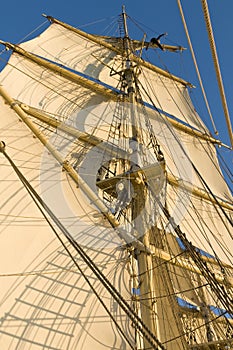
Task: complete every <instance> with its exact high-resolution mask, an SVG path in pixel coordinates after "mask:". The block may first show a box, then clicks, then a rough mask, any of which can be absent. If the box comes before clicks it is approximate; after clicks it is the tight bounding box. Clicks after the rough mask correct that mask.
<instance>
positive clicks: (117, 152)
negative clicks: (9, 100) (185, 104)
mask: <svg viewBox="0 0 233 350" xmlns="http://www.w3.org/2000/svg"><path fill="white" fill-rule="evenodd" d="M14 103H17V101H15V100H14ZM19 105H20V107H21V109H22V110H23V111H24V112H25V113H27V114H28V115H31V116H33V117H34V118H36V119H38V120H40V121H42V122H44V123H46V124H48V125H49V126H52V127H54V128H59V129H60V130H61V131H64V132H66V133H68V134H69V135H72V136H74V137H76V138H77V139H79V140H80V141H83V142H86V143H88V144H89V145H93V146H98V148H100V149H103V150H104V151H108V145H107V144H106V143H103V140H102V139H100V138H98V137H96V136H94V135H90V134H88V133H86V132H85V133H84V132H81V131H79V130H78V129H77V128H73V127H72V126H70V125H66V124H65V123H61V122H60V121H59V120H57V119H56V118H53V117H51V116H50V115H48V114H46V113H45V112H44V111H40V110H38V109H36V108H33V107H31V106H28V105H25V104H22V103H20V102H19ZM187 128H188V127H187ZM189 129H191V128H189ZM190 133H191V131H190ZM203 137H204V135H203ZM207 137H208V135H207ZM207 140H208V139H207ZM109 152H110V153H111V154H112V155H113V156H118V157H119V156H122V157H126V156H127V152H126V151H124V150H121V149H120V148H117V149H114V147H113V146H112V145H111V147H110V149H109ZM153 167H154V166H150V168H151V169H152V168H153ZM147 168H148V167H147ZM152 170H153V169H152ZM138 172H145V173H146V172H148V170H147V169H140V170H139V171H138ZM121 176H122V175H121ZM166 176H167V181H168V183H169V184H170V185H172V186H175V187H180V188H182V189H184V190H185V191H187V192H189V193H191V194H192V195H194V196H196V197H199V198H202V199H205V200H206V201H208V202H211V203H216V201H215V199H214V198H212V197H210V195H209V193H208V192H207V191H205V190H204V189H201V188H199V187H197V186H193V185H192V184H191V183H188V182H185V181H182V182H181V181H180V180H179V179H178V178H177V177H175V176H174V175H172V174H171V173H169V172H167V173H166ZM117 179H118V178H117V177H116V178H110V179H108V180H103V181H101V182H99V183H98V186H99V187H101V186H102V187H103V188H104V187H107V186H109V183H110V182H114V183H115V182H116V181H117ZM215 197H216V198H217V200H218V203H219V204H220V205H221V206H222V207H223V208H225V209H228V210H232V211H233V204H232V203H230V202H227V201H226V200H224V199H222V198H219V197H217V196H215Z"/></svg>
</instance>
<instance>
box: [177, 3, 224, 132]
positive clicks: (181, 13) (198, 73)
mask: <svg viewBox="0 0 233 350" xmlns="http://www.w3.org/2000/svg"><path fill="white" fill-rule="evenodd" d="M177 4H178V7H179V10H180V15H181V19H182V22H183V26H184V30H185V33H186V37H187V40H188V44H189V48H190V51H191V55H192V58H193V63H194V66H195V69H196V73H197V76H198V80H199V84H200V87H201V91H202V94H203V97H204V100H205V103H206V107H207V110H208V113H209V116H210V119H211V122H212V126H213V128H214V133H215V134H216V135H218V131H217V129H216V126H215V123H214V119H213V116H212V113H211V110H210V106H209V102H208V99H207V96H206V93H205V89H204V86H203V83H202V78H201V74H200V71H199V68H198V64H197V60H196V57H195V53H194V50H193V46H192V42H191V39H190V35H189V32H188V27H187V24H186V21H185V17H184V12H183V9H182V5H181V1H180V0H177Z"/></svg>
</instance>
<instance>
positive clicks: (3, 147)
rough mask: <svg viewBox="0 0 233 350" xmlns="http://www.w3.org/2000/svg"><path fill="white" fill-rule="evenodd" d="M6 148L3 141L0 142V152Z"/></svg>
mask: <svg viewBox="0 0 233 350" xmlns="http://www.w3.org/2000/svg"><path fill="white" fill-rule="evenodd" d="M5 148H6V144H5V142H4V141H0V152H2V153H3V152H4V151H5Z"/></svg>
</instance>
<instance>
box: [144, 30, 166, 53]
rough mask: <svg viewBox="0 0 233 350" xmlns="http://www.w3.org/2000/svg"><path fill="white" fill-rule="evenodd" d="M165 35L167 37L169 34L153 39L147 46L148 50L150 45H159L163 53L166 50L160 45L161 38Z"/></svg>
mask: <svg viewBox="0 0 233 350" xmlns="http://www.w3.org/2000/svg"><path fill="white" fill-rule="evenodd" d="M164 35H167V33H163V34H160V35H159V36H158V37H157V38H151V39H150V42H149V43H148V44H147V47H146V50H147V49H148V47H149V46H150V44H152V45H157V46H158V47H159V48H160V49H161V50H162V51H163V50H164V48H163V47H162V45H161V44H160V38H161V37H162V36H164Z"/></svg>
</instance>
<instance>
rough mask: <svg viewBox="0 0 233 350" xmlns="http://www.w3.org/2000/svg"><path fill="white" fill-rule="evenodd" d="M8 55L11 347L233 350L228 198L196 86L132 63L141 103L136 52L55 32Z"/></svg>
mask: <svg viewBox="0 0 233 350" xmlns="http://www.w3.org/2000/svg"><path fill="white" fill-rule="evenodd" d="M128 40H129V39H128ZM6 45H7V46H8V47H9V48H11V49H13V51H14V52H13V54H12V55H11V58H10V60H9V62H8V64H7V66H6V67H5V68H4V70H3V71H2V72H1V74H0V81H1V89H0V93H1V99H0V110H1V117H0V129H1V140H2V141H3V142H4V143H5V145H6V146H5V148H4V147H3V145H4V144H3V143H1V147H2V148H1V151H2V152H1V166H2V169H3V171H2V173H1V181H0V191H1V198H2V199H1V236H0V246H1V254H0V266H1V272H0V276H1V290H2V299H1V303H0V305H1V306H0V313H1V325H0V344H1V346H3V348H4V349H28V350H29V349H37V348H38V349H42V348H44V349H54V350H55V349H56V350H58V349H83V350H89V349H103V348H111V349H130V348H137V349H141V348H143V349H144V348H146V347H147V345H148V346H149V345H151V346H152V348H156V347H157V346H158V348H159V349H169V350H171V349H175V350H176V349H187V348H188V347H189V346H190V347H191V349H194V348H195V347H194V346H195V344H196V345H197V346H199V345H198V344H205V343H207V342H209V343H210V342H212V343H213V342H214V341H217V340H218V341H220V340H221V341H223V344H224V346H225V344H228V338H227V335H226V333H227V332H226V329H228V326H229V325H231V323H232V316H231V315H230V306H229V310H228V308H227V307H226V306H227V300H226V301H225V302H224V297H223V295H222V294H221V288H222V289H224V288H225V289H224V293H225V291H228V293H229V296H230V295H231V293H232V286H233V282H232V268H233V267H232V250H231V245H232V233H231V220H232V219H231V215H232V207H233V206H232V199H231V194H230V191H229V189H228V186H227V184H226V182H225V180H224V178H223V175H222V173H221V170H220V167H219V164H218V160H217V156H216V151H215V146H214V143H215V142H216V143H217V141H215V140H214V139H213V138H212V137H211V135H210V133H209V131H208V129H207V128H206V127H205V125H204V124H203V122H202V120H201V118H200V117H199V116H198V115H197V113H196V111H195V109H194V107H193V105H192V102H191V100H190V97H189V95H188V90H187V86H186V85H187V83H185V82H184V81H182V80H181V79H179V78H176V77H174V76H171V75H169V73H166V72H163V71H162V70H160V69H157V68H156V67H153V66H151V65H150V64H147V63H146V62H143V61H142V60H140V59H139V58H138V57H136V56H135V57H134V56H133V55H132V54H130V55H131V56H132V57H131V56H130V59H131V60H132V61H133V62H137V63H140V64H139V66H140V67H139V69H138V68H137V69H138V70H137V73H139V72H140V74H139V75H138V77H137V78H138V80H137V84H135V86H137V87H138V88H139V90H140V93H139V91H137V92H133V89H132V86H130V84H131V82H130V79H129V77H128V78H127V77H126V75H127V74H131V73H132V72H131V73H130V72H129V70H128V71H127V69H128V68H127V62H126V64H125V52H127V50H128V49H126V50H125V48H124V54H123V55H122V56H121V55H120V52H121V51H120V50H121V49H122V48H121V46H120V45H115V46H112V44H111V43H110V41H109V42H108V41H106V40H105V39H103V38H101V37H97V36H92V35H88V34H85V33H82V32H80V31H75V30H73V29H71V28H69V27H66V26H63V25H61V24H59V23H52V24H51V25H50V26H49V27H48V28H47V29H46V30H45V31H44V32H43V33H42V34H41V35H40V36H38V37H37V38H35V39H33V40H30V41H28V42H26V43H23V44H21V45H20V46H19V47H16V46H11V45H10V44H6ZM21 49H23V50H21ZM128 58H129V57H128ZM130 59H129V61H130ZM122 70H123V71H124V73H125V75H122V73H121V72H122ZM112 72H115V73H116V72H117V74H115V75H113V76H111V74H110V73H112ZM120 77H121V78H120ZM131 77H132V75H131ZM125 83H127V84H128V85H127V84H126V85H125ZM127 89H128V90H127ZM127 91H128V92H127ZM134 94H135V95H136V99H135V96H134ZM141 101H143V102H144V103H143V104H142V103H141ZM132 102H133V103H132ZM174 119H175V120H178V121H179V122H178V123H177V124H176V126H174V122H173V121H172V120H174ZM184 125H185V126H186V129H185V127H184ZM17 169H18V170H19V171H20V172H18V173H17V171H18V170H17ZM27 190H28V191H27ZM33 190H35V191H36V192H34V191H33ZM58 237H60V239H61V240H60V241H59V240H58ZM190 242H191V243H190ZM62 243H63V244H62ZM102 274H103V275H102ZM217 284H219V285H220V286H221V287H219V286H218V285H217ZM148 285H149V287H148ZM224 295H226V294H224ZM148 310H149V311H148ZM221 310H225V311H223V316H222V317H221V318H220V319H219V317H216V314H215V313H219V312H221ZM226 314H227V317H225V316H226ZM228 314H229V317H228ZM148 315H149V316H148ZM141 318H142V320H143V321H140V320H141ZM144 319H145V321H144ZM140 322H143V323H140ZM144 322H145V324H144ZM192 322H193V325H192V326H191V323H192ZM194 323H195V325H194ZM209 323H211V326H210V328H208V327H209V326H208V325H209ZM220 324H221V325H223V326H222V327H220ZM140 327H141V328H140ZM148 327H152V328H153V332H152V335H150V333H147V328H148ZM224 327H225V328H224ZM223 329H224V330H223ZM210 331H211V332H212V334H211V335H210V334H209V333H208V332H210ZM194 333H195V337H196V338H195V340H194V336H193V334H194ZM219 339H220V340H219ZM226 339H227V340H226ZM229 341H230V340H229ZM155 344H157V345H155ZM200 346H201V345H200ZM203 346H204V345H203ZM190 347H189V348H190Z"/></svg>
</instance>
